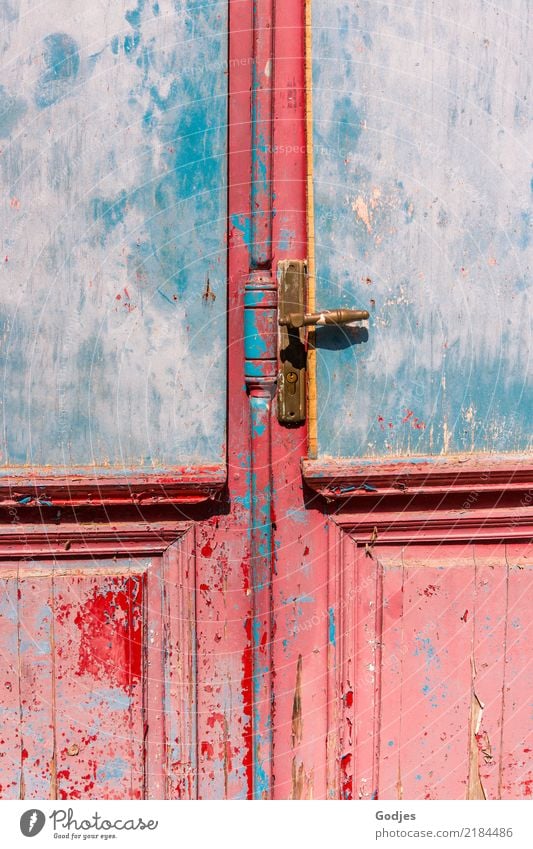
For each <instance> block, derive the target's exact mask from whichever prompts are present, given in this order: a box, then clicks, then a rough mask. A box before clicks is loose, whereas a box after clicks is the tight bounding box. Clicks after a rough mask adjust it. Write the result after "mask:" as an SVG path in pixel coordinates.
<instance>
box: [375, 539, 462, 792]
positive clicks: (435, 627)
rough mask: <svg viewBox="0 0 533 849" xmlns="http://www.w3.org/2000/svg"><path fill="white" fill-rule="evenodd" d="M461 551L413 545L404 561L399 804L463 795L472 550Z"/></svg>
mask: <svg viewBox="0 0 533 849" xmlns="http://www.w3.org/2000/svg"><path fill="white" fill-rule="evenodd" d="M413 549H414V550H413ZM461 549H462V547H461V546H458V550H457V551H453V553H451V552H450V553H448V552H447V551H446V549H445V548H443V547H442V546H440V547H439V546H435V547H427V548H425V549H422V550H421V551H417V550H416V548H415V547H413V548H412V549H410V550H409V551H408V552H405V554H404V557H403V569H404V608H403V616H402V623H403V634H404V636H403V640H404V647H405V649H404V654H403V663H402V702H401V704H402V734H401V740H400V759H401V778H399V782H400V784H401V795H402V796H403V798H405V799H418V798H439V799H447V798H451V799H460V798H463V797H464V796H465V795H466V782H467V773H468V769H467V752H468V727H469V715H470V706H471V676H472V672H471V647H472V619H471V618H469V616H468V613H467V611H471V610H472V600H473V578H474V569H473V558H472V553H471V551H470V550H468V548H467V549H466V550H461ZM378 556H379V554H378ZM385 674H386V672H385ZM383 743H384V745H388V741H386V740H383Z"/></svg>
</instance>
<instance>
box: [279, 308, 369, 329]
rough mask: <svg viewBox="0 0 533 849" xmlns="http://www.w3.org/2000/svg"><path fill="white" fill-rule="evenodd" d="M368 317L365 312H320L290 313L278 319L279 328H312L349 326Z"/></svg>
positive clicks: (341, 310)
mask: <svg viewBox="0 0 533 849" xmlns="http://www.w3.org/2000/svg"><path fill="white" fill-rule="evenodd" d="M369 317H370V313H369V312H368V311H367V310H349V309H338V310H322V311H321V312H311V313H297V312H291V313H289V314H288V315H285V316H282V317H281V318H280V319H279V324H280V326H281V327H294V328H299V327H313V326H315V325H317V326H320V325H326V324H330V325H331V324H350V323H351V322H352V321H364V320H365V319H367V318H369Z"/></svg>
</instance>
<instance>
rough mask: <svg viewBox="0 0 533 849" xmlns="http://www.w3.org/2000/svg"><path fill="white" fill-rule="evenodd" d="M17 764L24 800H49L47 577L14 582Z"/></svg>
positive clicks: (49, 607) (50, 703)
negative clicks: (16, 597)
mask: <svg viewBox="0 0 533 849" xmlns="http://www.w3.org/2000/svg"><path fill="white" fill-rule="evenodd" d="M18 595H19V668H20V707H21V719H20V729H21V755H22V760H21V766H22V781H21V784H22V785H23V789H22V790H21V797H24V798H26V799H48V798H50V796H51V792H52V786H53V780H54V778H53V775H54V773H53V768H54V721H53V715H54V700H55V694H54V651H53V641H54V635H53V616H52V604H51V599H52V579H51V577H50V572H49V571H48V573H47V574H44V575H43V577H37V576H35V575H34V576H28V577H19V579H18Z"/></svg>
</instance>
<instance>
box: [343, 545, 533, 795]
mask: <svg viewBox="0 0 533 849" xmlns="http://www.w3.org/2000/svg"><path fill="white" fill-rule="evenodd" d="M345 551H346V552H347V553H346V556H345V557H344V559H343V565H342V572H343V573H344V576H343V580H344V594H343V597H342V599H341V602H340V604H339V623H338V624H339V628H338V633H340V643H341V645H340V647H339V650H338V656H339V658H342V670H343V672H342V675H341V681H340V682H339V686H341V687H342V688H343V692H344V693H345V694H348V696H347V697H346V698H345V699H344V700H343V717H342V720H341V723H340V727H341V736H342V745H344V746H345V747H346V751H347V752H348V753H350V752H351V753H352V754H351V755H350V757H345V758H341V759H340V760H339V773H340V774H339V783H340V789H341V795H343V796H344V798H381V799H400V798H405V799H419V798H420V799H447V798H448V799H462V798H468V799H483V798H487V799H500V798H502V799H503V798H510V799H517V798H526V797H527V796H528V795H529V789H528V788H529V786H530V782H531V778H532V772H531V758H530V756H529V746H528V736H529V728H530V722H529V718H528V711H529V710H530V705H529V702H530V693H531V687H532V685H533V680H532V677H531V652H530V650H529V648H528V645H531V636H532V635H531V631H532V628H531V622H530V617H529V616H528V615H527V613H526V602H527V599H529V598H530V596H531V580H532V576H533V559H532V556H531V546H530V545H527V544H523V545H519V544H512V545H503V544H501V543H475V544H473V543H471V542H458V543H455V544H453V545H450V544H443V543H442V542H435V543H429V544H421V543H417V544H411V545H402V546H401V547H400V546H392V545H381V546H380V545H376V546H373V547H370V548H369V547H368V546H366V547H365V546H358V545H357V544H356V543H354V542H353V541H351V547H349V548H348V549H346V548H345ZM347 599H350V601H349V603H346V602H347ZM352 729H353V730H352ZM352 756H353V760H352Z"/></svg>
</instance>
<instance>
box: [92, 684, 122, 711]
mask: <svg viewBox="0 0 533 849" xmlns="http://www.w3.org/2000/svg"><path fill="white" fill-rule="evenodd" d="M131 703H132V699H131V697H130V696H128V695H127V694H126V693H125V692H124V691H123V690H120V689H119V688H116V687H110V688H103V689H101V690H94V691H93V692H92V693H89V695H88V696H87V699H86V701H85V704H86V705H87V707H90V708H94V707H97V708H103V709H104V710H111V711H123V710H128V708H129V707H130V706H131Z"/></svg>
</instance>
